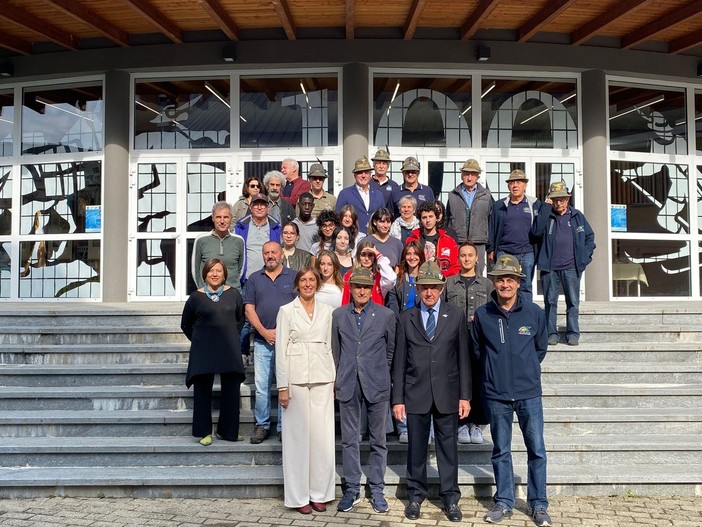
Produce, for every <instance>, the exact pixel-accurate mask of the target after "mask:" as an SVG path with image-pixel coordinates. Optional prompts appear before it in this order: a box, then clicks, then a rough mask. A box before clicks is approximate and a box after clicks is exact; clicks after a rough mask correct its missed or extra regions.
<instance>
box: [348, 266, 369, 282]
mask: <svg viewBox="0 0 702 527" xmlns="http://www.w3.org/2000/svg"><path fill="white" fill-rule="evenodd" d="M374 283H375V282H374V280H373V273H371V271H370V269H366V268H365V267H357V268H356V269H354V270H353V273H351V277H350V278H349V284H357V285H373V284H374Z"/></svg>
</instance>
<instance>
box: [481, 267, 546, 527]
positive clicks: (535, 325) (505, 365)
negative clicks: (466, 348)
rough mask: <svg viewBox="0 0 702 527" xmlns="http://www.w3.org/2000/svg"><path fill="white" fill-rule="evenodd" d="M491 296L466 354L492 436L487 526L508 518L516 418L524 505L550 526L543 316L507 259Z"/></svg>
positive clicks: (511, 501) (498, 269)
mask: <svg viewBox="0 0 702 527" xmlns="http://www.w3.org/2000/svg"><path fill="white" fill-rule="evenodd" d="M488 275H489V276H490V277H491V278H492V283H493V285H494V286H495V291H493V292H492V294H491V300H490V301H489V302H488V303H487V304H484V305H482V306H480V307H479V308H478V309H477V310H476V311H475V314H474V315H473V323H472V324H471V328H470V332H471V341H472V345H473V346H472V352H473V354H474V356H475V358H476V360H478V361H479V363H480V365H481V368H482V386H481V394H482V396H483V400H484V406H485V412H486V414H487V418H488V421H489V422H490V431H491V434H492V442H493V448H492V469H493V472H494V473H495V486H496V488H497V490H496V492H495V495H494V496H493V499H494V500H495V504H494V506H493V507H492V509H490V510H489V511H488V513H487V514H486V515H485V521H486V522H488V523H497V522H499V521H501V520H502V519H503V518H509V517H510V516H512V509H513V508H514V471H513V468H512V448H511V445H512V420H513V417H514V413H516V414H517V418H518V421H519V428H520V429H521V431H522V437H523V438H524V444H525V446H526V449H527V458H528V462H527V467H528V482H527V503H528V505H529V509H530V511H529V512H530V514H531V517H532V519H533V520H534V523H536V525H538V526H541V527H544V526H550V525H551V518H550V517H549V515H548V512H547V510H548V499H547V498H546V446H545V443H544V413H543V406H542V402H541V362H542V361H543V360H544V357H546V349H547V347H548V345H547V334H546V318H545V317H544V312H543V310H542V309H541V308H540V307H539V306H537V305H536V304H534V303H533V302H531V301H529V300H526V299H525V298H524V296H523V295H522V293H521V292H520V291H519V286H520V279H521V278H523V277H524V274H523V273H522V268H521V266H520V265H519V261H518V260H517V259H516V258H515V257H514V256H511V255H508V254H507V255H503V256H500V257H499V258H497V262H495V266H494V267H493V269H492V271H490V272H489V273H488Z"/></svg>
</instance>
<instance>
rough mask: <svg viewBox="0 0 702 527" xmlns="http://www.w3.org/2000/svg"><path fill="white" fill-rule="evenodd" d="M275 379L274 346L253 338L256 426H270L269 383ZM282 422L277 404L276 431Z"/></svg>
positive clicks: (281, 413) (268, 428)
mask: <svg viewBox="0 0 702 527" xmlns="http://www.w3.org/2000/svg"><path fill="white" fill-rule="evenodd" d="M274 380H275V346H271V345H270V344H268V343H267V342H265V341H263V340H259V339H256V340H254V382H255V383H256V406H255V407H254V417H255V418H256V426H262V427H263V428H265V429H266V430H270V428H271V384H272V383H273V381H274ZM282 424H283V410H282V408H281V406H280V403H279V404H278V426H277V430H278V432H280V431H281V429H282Z"/></svg>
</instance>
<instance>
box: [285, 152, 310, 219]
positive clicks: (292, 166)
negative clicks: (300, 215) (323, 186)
mask: <svg viewBox="0 0 702 527" xmlns="http://www.w3.org/2000/svg"><path fill="white" fill-rule="evenodd" d="M280 171H281V172H282V173H283V175H284V176H285V180H286V183H285V186H284V187H283V199H284V200H285V201H287V202H288V203H290V205H292V206H293V207H294V206H295V205H297V200H298V199H299V198H300V194H302V193H303V192H309V191H310V183H309V181H305V180H304V179H302V178H301V177H300V174H299V172H300V165H299V164H298V162H297V161H295V160H294V159H292V158H287V159H283V163H282V164H281V165H280Z"/></svg>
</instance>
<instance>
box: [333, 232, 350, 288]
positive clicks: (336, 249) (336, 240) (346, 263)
mask: <svg viewBox="0 0 702 527" xmlns="http://www.w3.org/2000/svg"><path fill="white" fill-rule="evenodd" d="M354 246H355V241H354V238H353V234H352V233H351V229H349V228H348V227H344V226H343V225H339V226H338V227H337V228H336V229H334V234H332V248H331V251H332V252H333V253H334V254H335V255H336V257H337V258H338V259H339V265H340V266H341V276H343V275H345V274H346V271H348V270H349V269H351V268H352V267H353V262H354V260H353V256H351V255H352V254H353V248H354Z"/></svg>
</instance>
